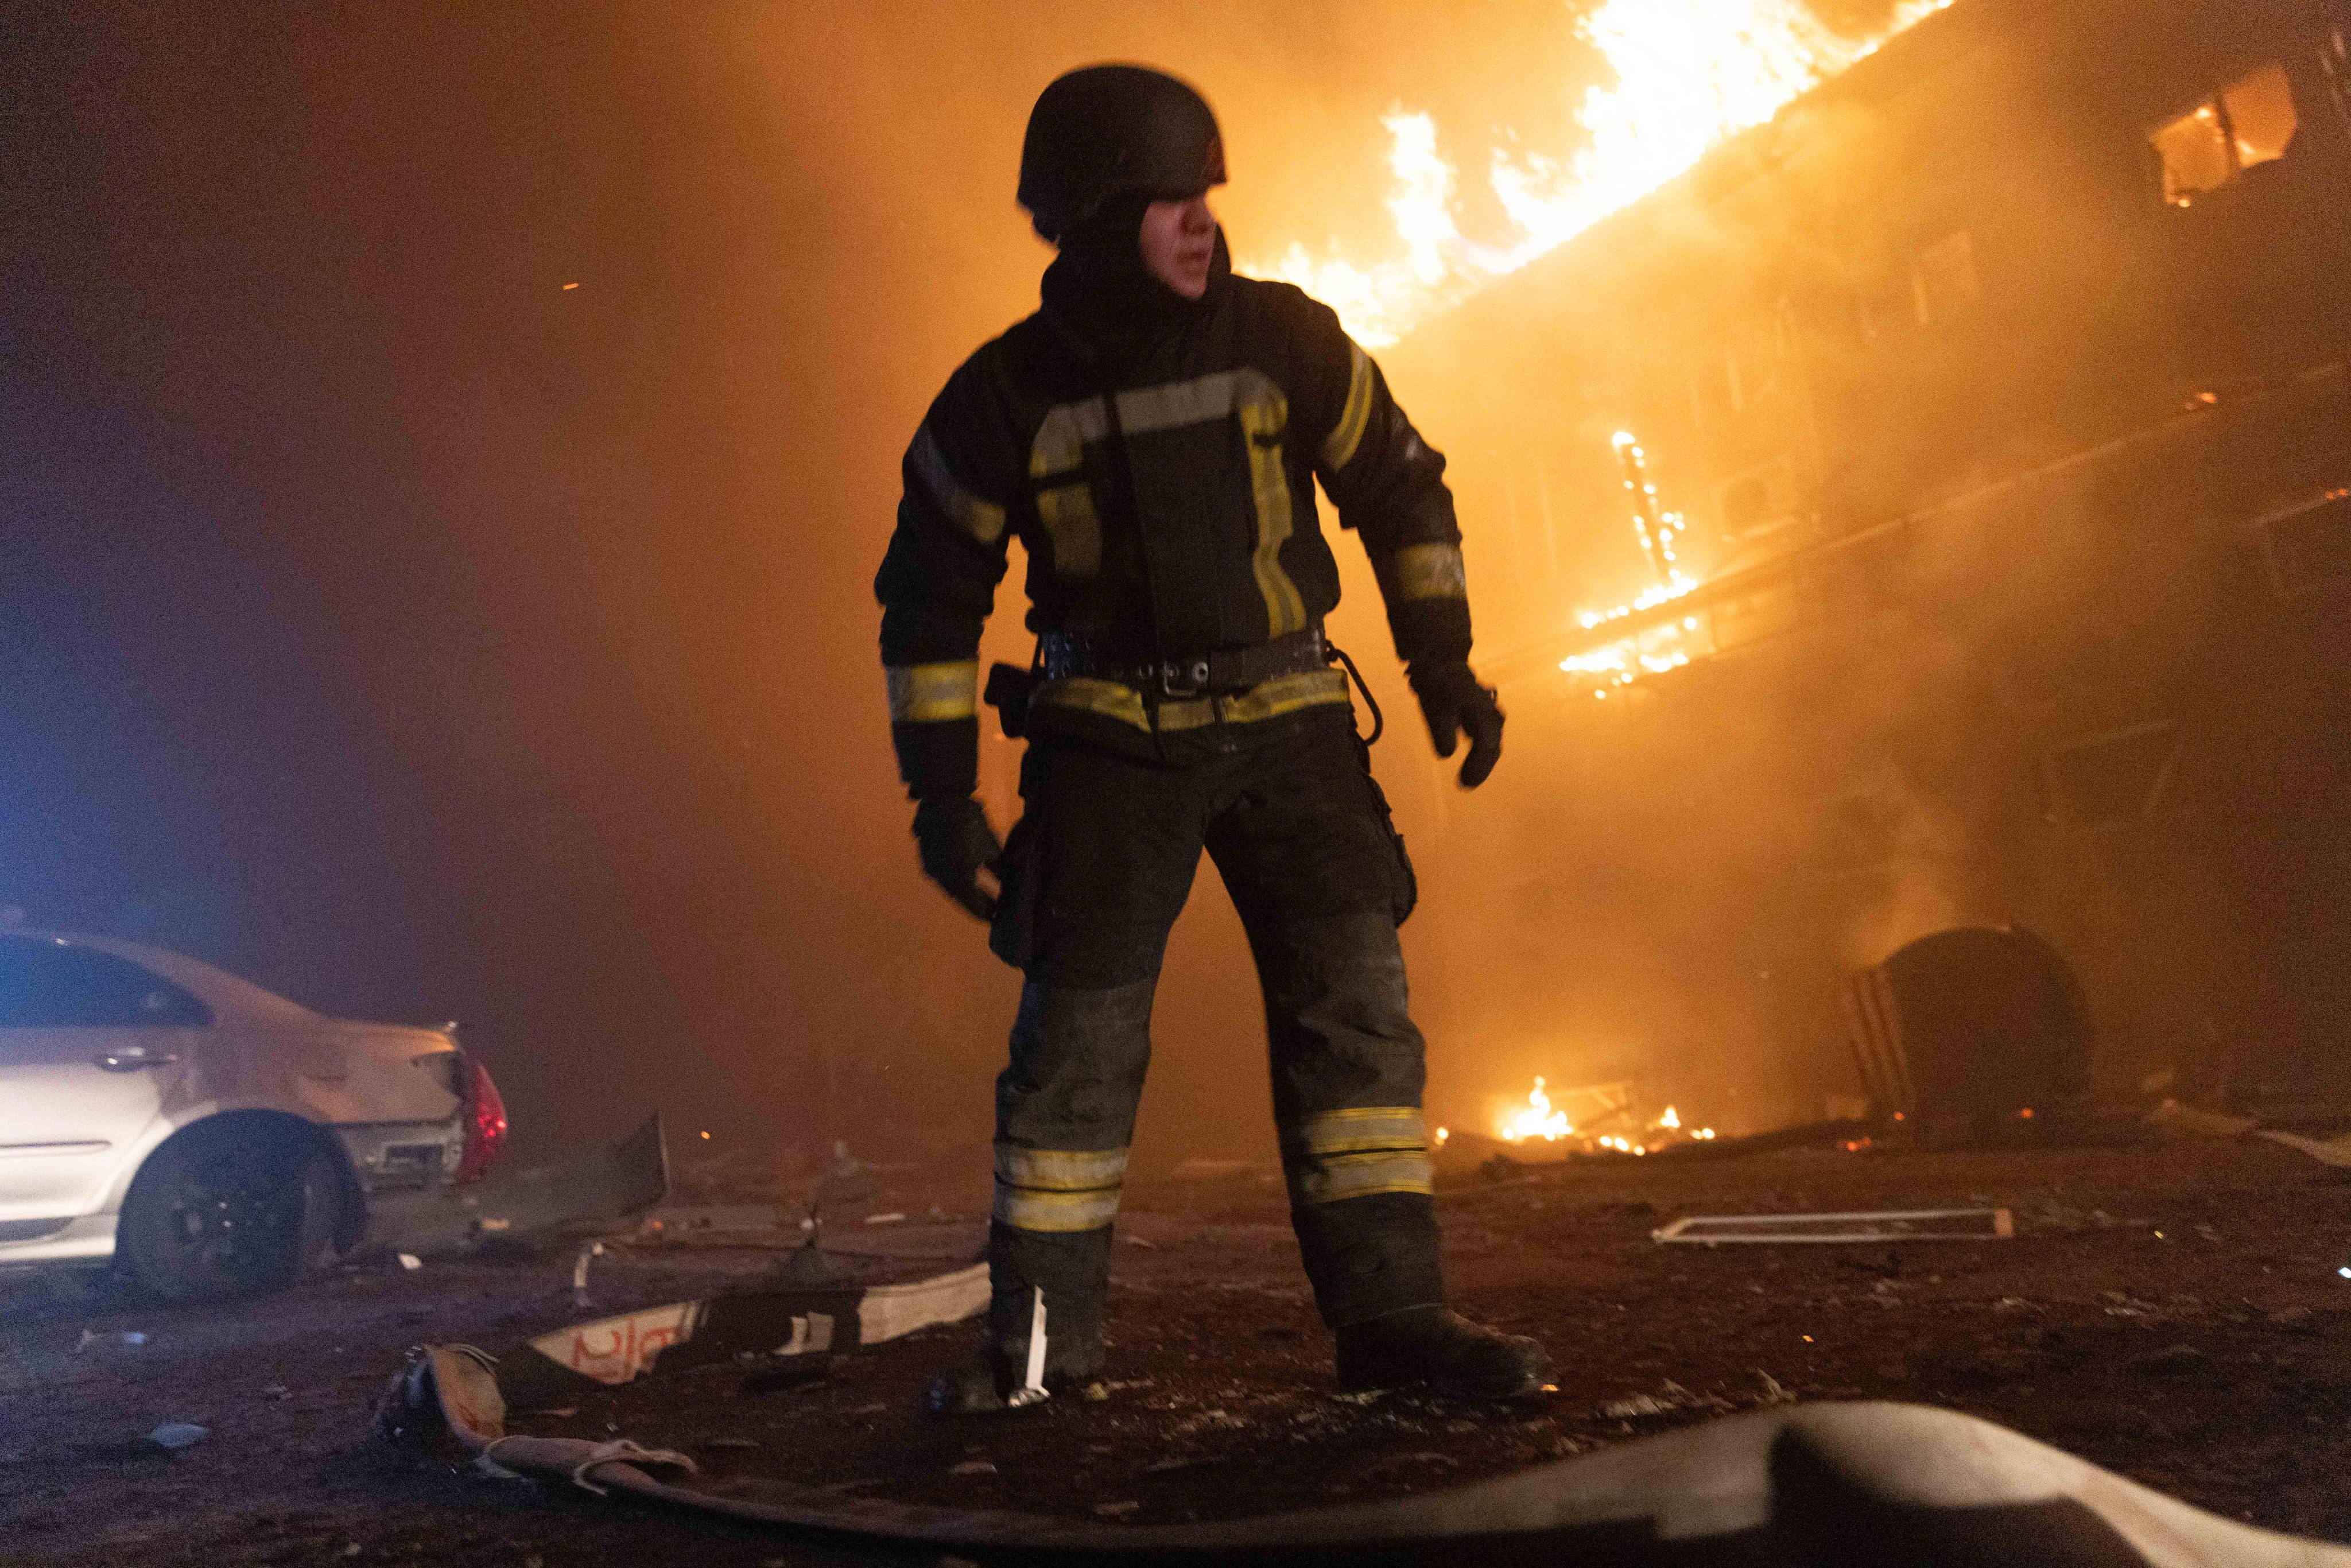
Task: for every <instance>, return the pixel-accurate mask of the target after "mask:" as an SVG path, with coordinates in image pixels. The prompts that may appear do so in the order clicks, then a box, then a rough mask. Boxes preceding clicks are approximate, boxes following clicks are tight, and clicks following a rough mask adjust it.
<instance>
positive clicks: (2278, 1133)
mask: <svg viewBox="0 0 2351 1568" xmlns="http://www.w3.org/2000/svg"><path fill="white" fill-rule="evenodd" d="M2259 1135H2260V1136H2262V1137H2264V1138H2267V1139H2268V1140H2269V1141H2270V1142H2271V1143H2273V1144H2279V1145H2283V1146H2285V1147H2286V1148H2289V1149H2293V1150H2294V1151H2296V1152H2297V1153H2300V1154H2305V1155H2309V1156H2310V1157H2311V1158H2312V1159H2314V1160H2316V1161H2317V1162H2318V1163H2319V1164H2320V1165H2323V1166H2334V1167H2335V1169H2336V1170H2351V1134H2342V1135H2340V1136H2337V1137H2333V1138H2306V1137H2304V1136H2303V1135H2302V1134H2300V1133H2288V1132H2283V1131H2282V1130H2280V1129H2277V1128H2274V1127H2267V1128H2263V1129H2262V1132H2261V1133H2260V1134H2259Z"/></svg>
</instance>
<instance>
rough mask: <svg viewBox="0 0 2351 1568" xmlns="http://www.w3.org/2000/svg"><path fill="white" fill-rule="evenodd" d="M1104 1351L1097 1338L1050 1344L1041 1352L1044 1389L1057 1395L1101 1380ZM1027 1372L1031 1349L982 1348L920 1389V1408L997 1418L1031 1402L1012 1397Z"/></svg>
mask: <svg viewBox="0 0 2351 1568" xmlns="http://www.w3.org/2000/svg"><path fill="white" fill-rule="evenodd" d="M1028 1372H1029V1347H1028V1346H1027V1345H1025V1344H1022V1345H1006V1346H998V1345H995V1344H984V1345H982V1346H981V1347H980V1349H979V1353H978V1354H977V1355H974V1356H971V1357H969V1358H968V1359H967V1360H965V1361H963V1362H961V1363H959V1364H956V1365H955V1366H951V1367H949V1368H948V1369H947V1370H946V1371H945V1372H942V1373H940V1374H939V1375H938V1376H936V1377H935V1378H933V1379H932V1380H931V1385H930V1386H929V1387H927V1388H925V1390H923V1409H924V1411H925V1413H927V1414H929V1415H932V1416H998V1415H1002V1414H1003V1413H1004V1412H1006V1411H1008V1410H1019V1409H1021V1408H1024V1407H1025V1406H1027V1405H1029V1404H1032V1403H1035V1401H1023V1400H1019V1399H1018V1398H1016V1397H1015V1396H1016V1395H1017V1394H1018V1392H1019V1389H1020V1387H1021V1386H1022V1385H1023V1384H1024V1382H1025V1381H1026V1379H1027V1377H1028ZM1101 1375H1102V1340H1101V1339H1100V1337H1099V1336H1095V1337H1092V1338H1084V1337H1078V1336H1073V1338H1072V1341H1071V1342H1069V1343H1064V1342H1061V1341H1054V1340H1050V1339H1049V1340H1048V1342H1047V1344H1046V1347H1045V1379H1044V1381H1045V1387H1046V1389H1047V1391H1048V1392H1050V1393H1053V1394H1060V1393H1061V1392H1062V1391H1063V1390H1064V1389H1068V1388H1081V1387H1083V1386H1084V1385H1087V1384H1089V1383H1092V1381H1093V1380H1094V1379H1095V1378H1097V1377H1099V1376H1101Z"/></svg>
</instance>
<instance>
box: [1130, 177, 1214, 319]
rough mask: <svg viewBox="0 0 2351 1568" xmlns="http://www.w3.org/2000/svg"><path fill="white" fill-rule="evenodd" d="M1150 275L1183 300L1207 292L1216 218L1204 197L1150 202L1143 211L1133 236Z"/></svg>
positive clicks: (1198, 296)
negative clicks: (1139, 227) (1138, 232)
mask: <svg viewBox="0 0 2351 1568" xmlns="http://www.w3.org/2000/svg"><path fill="white" fill-rule="evenodd" d="M1137 242H1138V244H1139V245H1140V246H1142V250H1143V265H1144V267H1146V268H1148V269H1149V271H1150V273H1151V276H1152V277H1155V278H1157V279H1159V281H1160V282H1162V283H1164V284H1165V285H1166V286H1167V287H1170V288H1172V289H1174V290H1175V292H1176V293H1178V294H1180V295H1182V296H1183V297H1184V298H1186V299H1197V298H1200V296H1201V295H1203V294H1206V293H1207V291H1208V263H1209V261H1210V260H1211V259H1212V258H1213V257H1214V256H1216V254H1217V217H1216V214H1214V213H1211V212H1210V211H1208V198H1207V196H1205V195H1200V196H1186V197H1184V198H1183V199H1181V200H1179V201H1172V202H1154V203H1152V204H1150V205H1149V206H1147V207H1145V208H1144V209H1143V232H1142V234H1141V235H1138V236H1137Z"/></svg>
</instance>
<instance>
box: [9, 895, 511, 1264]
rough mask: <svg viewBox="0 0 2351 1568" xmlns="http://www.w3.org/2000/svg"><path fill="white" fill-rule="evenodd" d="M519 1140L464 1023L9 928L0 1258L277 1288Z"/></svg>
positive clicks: (127, 947) (148, 953) (91, 939)
mask: <svg viewBox="0 0 2351 1568" xmlns="http://www.w3.org/2000/svg"><path fill="white" fill-rule="evenodd" d="M453 1028H454V1026H453ZM506 1135H507V1117H506V1108H505V1106H504V1105H503V1104H502V1103H500V1101H499V1098H498V1092H497V1088H496V1085H495V1084H494V1083H492V1082H490V1076H489V1073H488V1072H487V1071H486V1070H485V1069H484V1068H483V1066H482V1064H481V1062H480V1061H478V1060H477V1059H475V1058H474V1057H472V1056H470V1055H468V1054H467V1053H465V1051H461V1050H460V1049H458V1046H457V1042H456V1040H455V1036H454V1034H453V1033H452V1030H447V1029H438V1030H435V1029H413V1028H405V1027H402V1026H399V1025H392V1024H369V1023H346V1022H341V1021H339V1020H337V1019H329V1018H322V1017H320V1016H319V1014H317V1013H314V1012H311V1011H310V1010H309V1009H307V1008H302V1007H298V1006H297V1005H295V1004H294V1003H292V1002H289V1001H287V1000H286V999H285V998H283V997H278V996H275V995H272V994H271V993H270V992H268V991H265V990H263V989H262V988H260V987H258V986H256V985H252V984H250V983H248V982H246V981H245V980H241V979H238V978H237V977H235V976H234V975H230V974H225V973H223V972H222V971H221V970H219V969H215V968H214V967H212V966H210V965H208V964H201V963H198V962H197V961H195V960H194V959H193V958H187V957H183V956H180V955H178V954H176V953H168V952H164V951H162V949H160V948H155V947H149V946H142V945H141V944H139V943H135V942H118V941H113V940H111V939H109V938H105V937H98V936H62V935H56V934H51V933H45V932H33V931H23V930H0V1269H7V1268H16V1267H25V1266H54V1265H74V1264H78V1265H85V1266H93V1265H103V1264H106V1263H108V1262H109V1261H111V1262H112V1263H113V1264H114V1265H115V1266H116V1267H117V1268H118V1269H119V1270H121V1271H123V1272H126V1273H128V1274H129V1275H130V1276H131V1278H132V1279H133V1280H135V1281H137V1282H138V1283H139V1284H140V1285H141V1286H143V1287H144V1288H145V1289H146V1290H148V1291H151V1292H152V1293H153V1294H155V1295H157V1296H159V1297H162V1298H163V1299H165V1300H169V1301H193V1300H199V1299H204V1298H209V1297H215V1296H223V1295H232V1294H237V1293H241V1292H245V1291H259V1290H267V1289H272V1288H274V1287H277V1286H279V1285H283V1284H286V1283H288V1282H290V1281H293V1280H294V1279H296V1278H298V1276H299V1275H300V1274H301V1273H302V1272H303V1271H305V1270H307V1269H308V1268H310V1267H312V1266H314V1265H315V1264H317V1263H319V1262H320V1261H322V1260H325V1259H326V1258H328V1257H330V1256H331V1255H333V1254H334V1253H335V1252H337V1251H340V1250H348V1249H350V1247H351V1246H353V1245H354V1244H355V1243H357V1242H358V1240H359V1239H360V1236H361V1235H362V1234H363V1233H364V1231H365V1230H366V1228H367V1205H368V1200H369V1197H371V1195H372V1194H376V1193H381V1192H388V1191H391V1190H394V1189H401V1188H410V1189H413V1188H417V1187H430V1186H444V1185H448V1184H452V1183H456V1182H465V1181H471V1180H474V1179H475V1178H478V1177H479V1176H481V1175H482V1174H483V1172H484V1171H485V1170H486V1169H487V1168H488V1166H489V1165H490V1163H491V1162H492V1161H493V1160H495V1159H496V1157H497V1155H498V1153H499V1151H500V1149H501V1148H502V1146H503V1145H504V1144H505V1142H506Z"/></svg>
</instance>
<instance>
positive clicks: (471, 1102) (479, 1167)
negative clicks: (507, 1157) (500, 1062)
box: [450, 1056, 507, 1181]
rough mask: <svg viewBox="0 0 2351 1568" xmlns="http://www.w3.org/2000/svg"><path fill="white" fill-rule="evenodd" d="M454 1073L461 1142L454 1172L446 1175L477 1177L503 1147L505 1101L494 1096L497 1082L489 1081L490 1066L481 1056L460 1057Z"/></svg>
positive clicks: (457, 1177) (461, 1179)
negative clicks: (460, 1101) (461, 1124)
mask: <svg viewBox="0 0 2351 1568" xmlns="http://www.w3.org/2000/svg"><path fill="white" fill-rule="evenodd" d="M457 1073H458V1078H459V1081H460V1082H461V1083H462V1084H463V1087H462V1088H461V1089H460V1090H459V1094H460V1095H461V1096H462V1097H463V1099H464V1101H465V1111H464V1114H465V1149H464V1152H463V1153H461V1154H460V1155H458V1156H457V1174H456V1175H455V1176H453V1177H451V1178H450V1179H452V1180H453V1181H479V1180H481V1179H482V1177H483V1176H485V1175H486V1174H487V1172H488V1171H489V1168H490V1166H493V1165H495V1164H496V1162H497V1157H498V1155H501V1154H503V1153H505V1151H506V1146H507V1103H506V1102H505V1101H504V1100H502V1099H500V1098H499V1097H498V1086H497V1085H496V1083H494V1082H491V1081H490V1070H489V1069H488V1068H486V1067H485V1066H483V1065H482V1061H481V1058H479V1057H476V1056H464V1057H461V1058H460V1059H459V1066H458V1069H457Z"/></svg>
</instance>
